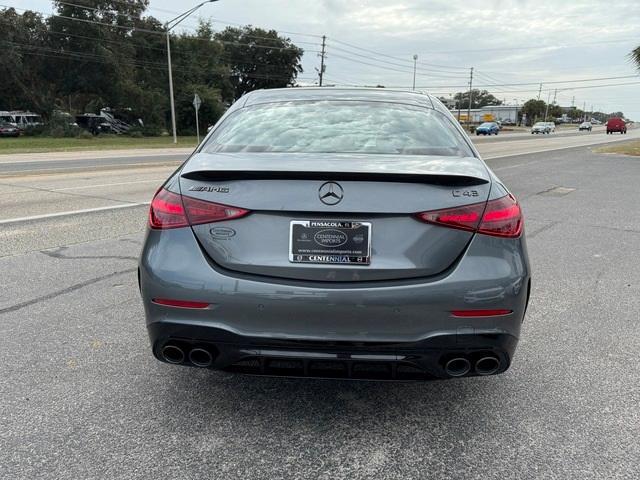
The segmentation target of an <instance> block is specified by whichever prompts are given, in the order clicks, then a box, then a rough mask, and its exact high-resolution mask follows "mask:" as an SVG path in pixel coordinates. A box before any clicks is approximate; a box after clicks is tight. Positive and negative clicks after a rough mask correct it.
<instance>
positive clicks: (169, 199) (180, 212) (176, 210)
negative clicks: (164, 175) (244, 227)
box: [149, 188, 249, 229]
mask: <svg viewBox="0 0 640 480" xmlns="http://www.w3.org/2000/svg"><path fill="white" fill-rule="evenodd" d="M248 213H249V210H245V209H243V208H237V207H230V206H228V205H221V204H219V203H213V202H206V201H204V200H198V199H196V198H192V197H185V196H182V195H178V194H177V193H173V192H170V191H168V190H165V189H164V188H161V189H160V190H158V193H156V195H155V197H153V200H152V201H151V208H150V209H149V225H150V226H151V228H155V229H166V228H179V227H187V226H189V225H200V224H203V223H212V222H219V221H221V220H232V219H234V218H239V217H242V216H244V215H246V214H248Z"/></svg>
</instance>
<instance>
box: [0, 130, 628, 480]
mask: <svg viewBox="0 0 640 480" xmlns="http://www.w3.org/2000/svg"><path fill="white" fill-rule="evenodd" d="M594 135H595V134H594ZM636 135H637V133H633V132H632V131H630V132H629V135H627V137H628V138H632V137H635V136H636ZM620 137H621V136H619V137H616V139H615V140H617V138H620ZM550 138H553V136H550ZM572 138H573V137H572ZM572 138H571V139H572ZM580 138H581V137H580ZM611 139H612V137H611V136H610V137H609V138H607V141H608V140H611ZM524 141H525V140H523V142H524ZM563 141H564V142H567V138H565V139H564V140H563ZM596 141H597V140H596ZM526 142H530V140H528V139H527V140H526ZM542 142H543V141H542V139H540V142H537V143H532V144H531V143H529V144H520V142H515V141H505V142H502V141H500V140H497V141H492V142H487V143H486V144H487V145H490V147H489V148H490V149H491V148H492V149H494V150H490V151H486V150H485V151H484V152H483V153H484V154H485V156H486V157H487V158H489V160H488V162H487V163H488V164H489V165H490V166H491V167H492V168H493V169H494V171H495V172H496V173H497V174H498V176H500V178H501V179H502V180H503V181H504V182H505V183H506V184H507V185H508V186H509V187H510V188H511V190H512V191H513V192H514V193H515V194H516V195H517V196H518V198H519V199H520V201H521V203H522V205H523V210H524V214H525V218H526V232H527V243H528V247H529V253H530V258H531V264H532V269H533V292H532V297H531V304H530V307H529V311H528V313H527V317H526V320H525V323H524V327H523V332H522V338H521V341H520V345H519V347H518V350H517V352H516V357H515V359H514V363H513V366H512V367H511V369H510V370H509V371H508V372H507V373H505V374H503V375H500V376H493V377H485V378H480V377H475V378H465V379H456V380H448V381H436V382H428V383H377V382H348V381H329V380H295V379H281V378H258V377H248V376H240V375H231V374H226V373H219V372H212V371H206V370H197V369H191V368H184V367H175V366H170V365H167V364H162V363H160V362H157V361H156V360H154V359H153V357H152V356H151V353H150V349H149V345H148V340H147V337H146V331H145V328H144V319H143V310H142V305H141V302H140V299H139V296H138V291H137V284H136V276H135V269H136V258H137V255H138V253H139V250H140V246H141V242H142V239H143V230H144V224H145V221H146V211H147V206H146V205H144V202H147V201H148V200H149V198H150V196H151V194H152V192H153V190H154V189H155V188H157V185H158V184H159V183H160V182H161V180H162V179H163V178H164V177H165V176H166V174H167V173H168V172H169V171H170V170H171V169H172V168H175V165H173V164H172V165H154V164H151V165H135V166H126V167H123V168H122V169H121V170H119V171H115V170H110V169H104V170H102V169H99V168H96V167H87V168H85V169H84V170H85V171H84V172H81V171H77V172H75V173H68V172H67V173H65V174H64V175H60V174H59V173H58V174H55V173H52V172H50V171H49V172H41V173H38V172H28V173H26V174H21V175H16V174H14V173H7V172H8V170H9V169H7V170H5V175H4V176H2V175H1V174H0V215H1V216H0V249H1V250H0V279H1V280H2V285H1V286H2V288H0V399H1V400H0V402H1V403H0V405H1V408H0V421H1V426H2V428H0V478H2V479H4V478H7V479H23V478H24V479H27V478H28V479H40V478H42V479H85V478H87V479H88V478H109V479H120V478H122V479H129V478H145V479H146V478H149V479H157V478H184V479H201V478H221V479H222V478H224V479H227V478H229V479H235V478H238V479H253V478H265V479H278V478H282V479H297V478H299V479H309V478H320V479H350V480H351V479H360V478H362V479H365V478H383V479H384V478H388V479H398V478H402V479H408V478H434V479H435V478H437V479H446V478H451V479H460V478H464V479H472V478H477V479H528V478H532V479H539V478H550V479H551V478H553V479H602V478H607V479H612V478H620V479H623V478H624V479H627V478H628V479H635V478H638V466H637V459H638V458H640V409H639V408H638V405H640V362H638V360H637V357H638V352H639V351H640V324H639V322H638V312H639V311H640V273H639V272H638V269H637V263H638V262H637V253H638V250H639V248H640V213H638V211H637V208H635V205H638V204H640V192H639V191H638V188H637V181H636V180H635V179H638V178H640V158H636V157H627V156H614V155H605V154H595V153H593V152H592V151H591V149H590V148H589V147H588V146H574V145H571V144H570V148H562V147H560V145H559V144H558V145H555V144H552V143H548V142H549V140H548V139H545V140H544V142H545V143H544V144H543V143H542ZM507 144H508V145H511V147H506V146H505V145H507ZM483 145H484V144H483ZM552 147H554V148H562V149H559V150H548V151H543V152H541V153H528V154H521V153H522V150H526V149H529V150H530V151H536V150H544V149H548V148H552ZM481 148H486V147H482V146H481ZM509 152H510V153H509ZM43 161H46V160H43ZM56 161H58V160H56ZM59 161H71V160H69V159H66V160H59ZM179 161H180V160H179V159H176V164H177V163H178V162H179ZM36 168H38V167H36ZM127 182H139V183H127ZM117 184H120V185H117ZM101 185H103V186H101ZM81 187H86V188H81ZM64 189H67V190H64ZM92 202H93V203H92ZM127 204H131V205H129V206H127ZM136 204H137V205H136ZM122 205H124V206H122ZM105 206H106V207H117V208H107V209H103V210H96V209H97V208H101V207H105ZM118 206H119V207H118ZM77 210H87V211H86V212H85V213H75V214H71V215H68V214H65V212H67V213H68V212H69V211H77ZM60 213H62V214H63V215H61V216H51V215H56V214H60ZM33 216H40V218H37V219H31V220H17V221H16V219H20V218H29V217H33ZM2 221H4V222H5V223H2Z"/></svg>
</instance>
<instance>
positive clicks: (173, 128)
mask: <svg viewBox="0 0 640 480" xmlns="http://www.w3.org/2000/svg"><path fill="white" fill-rule="evenodd" d="M167 64H168V66H169V102H170V103H171V131H172V132H173V143H178V132H177V130H176V105H175V102H174V100H173V72H172V69H171V41H170V40H169V29H167Z"/></svg>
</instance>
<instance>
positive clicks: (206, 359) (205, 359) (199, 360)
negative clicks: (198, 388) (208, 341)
mask: <svg viewBox="0 0 640 480" xmlns="http://www.w3.org/2000/svg"><path fill="white" fill-rule="evenodd" d="M189 361H190V362H191V363H193V364H194V365H195V366H196V367H202V368H206V367H210V366H211V363H212V362H213V357H212V356H211V353H209V352H208V351H207V350H205V349H204V348H192V349H191V351H190V352H189Z"/></svg>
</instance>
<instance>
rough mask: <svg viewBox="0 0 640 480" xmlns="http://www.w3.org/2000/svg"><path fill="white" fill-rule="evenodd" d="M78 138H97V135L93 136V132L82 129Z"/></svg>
mask: <svg viewBox="0 0 640 480" xmlns="http://www.w3.org/2000/svg"><path fill="white" fill-rule="evenodd" d="M76 138H80V139H83V140H86V139H88V138H95V137H94V136H93V134H92V133H91V132H89V131H87V130H80V131H79V132H78V134H77V135H76Z"/></svg>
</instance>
